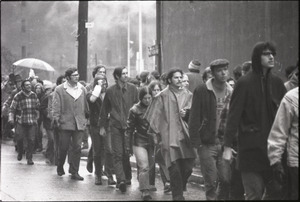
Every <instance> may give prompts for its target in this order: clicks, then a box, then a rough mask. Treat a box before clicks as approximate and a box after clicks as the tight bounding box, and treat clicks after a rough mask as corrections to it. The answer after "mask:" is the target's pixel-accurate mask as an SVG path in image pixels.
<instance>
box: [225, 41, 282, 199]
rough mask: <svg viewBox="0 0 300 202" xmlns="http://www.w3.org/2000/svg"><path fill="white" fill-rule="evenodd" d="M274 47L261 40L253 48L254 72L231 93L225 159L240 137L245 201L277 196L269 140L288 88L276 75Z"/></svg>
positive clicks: (243, 78) (239, 158)
mask: <svg viewBox="0 0 300 202" xmlns="http://www.w3.org/2000/svg"><path fill="white" fill-rule="evenodd" d="M275 55H276V49H275V46H274V45H273V44H272V43H270V42H258V43H257V44H256V45H255V46H254V48H253V51H252V59H251V62H252V71H251V72H249V73H248V74H247V75H245V76H243V77H241V78H240V79H239V80H238V81H237V83H236V85H235V89H234V91H233V93H232V96H231V101H230V106H229V112H228V118H227V124H226V130H225V135H224V152H223V158H224V159H225V160H227V161H230V160H231V158H232V141H233V140H234V136H235V134H236V133H238V134H237V137H238V157H237V158H238V159H237V162H238V167H239V170H240V171H241V175H242V181H243V185H244V189H245V199H246V200H261V199H278V197H279V196H278V194H279V193H278V192H277V193H276V190H274V186H272V185H273V183H272V180H273V176H272V172H271V166H270V162H269V159H268V154H267V140H268V136H269V133H270V130H271V127H272V124H273V121H274V118H275V115H276V111H277V106H278V105H279V104H280V101H281V99H282V98H283V96H284V94H285V92H286V89H285V87H284V85H283V82H282V80H281V79H280V78H279V77H277V76H275V75H273V73H272V72H271V69H272V68H274V64H275V63H274V62H275V61H274V57H275Z"/></svg>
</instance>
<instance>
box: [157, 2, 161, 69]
mask: <svg viewBox="0 0 300 202" xmlns="http://www.w3.org/2000/svg"><path fill="white" fill-rule="evenodd" d="M161 7H162V2H161V1H156V43H157V46H158V54H157V55H156V56H155V57H156V60H155V63H156V64H155V67H156V68H155V69H156V70H157V71H158V72H159V73H160V74H162V65H161V56H162V54H161V48H162V47H161V18H162V16H161Z"/></svg>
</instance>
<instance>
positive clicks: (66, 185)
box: [0, 140, 205, 201]
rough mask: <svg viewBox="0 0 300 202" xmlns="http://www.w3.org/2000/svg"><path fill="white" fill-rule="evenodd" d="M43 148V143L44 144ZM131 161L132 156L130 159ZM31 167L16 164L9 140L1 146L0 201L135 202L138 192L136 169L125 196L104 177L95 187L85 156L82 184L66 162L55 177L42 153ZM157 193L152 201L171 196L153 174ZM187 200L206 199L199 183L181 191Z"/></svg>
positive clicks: (80, 172)
mask: <svg viewBox="0 0 300 202" xmlns="http://www.w3.org/2000/svg"><path fill="white" fill-rule="evenodd" d="M44 145H46V144H44ZM132 158H133V157H132ZM33 161H34V165H32V166H29V165H27V161H26V159H25V156H24V155H23V159H22V160H21V161H17V153H16V152H15V147H14V143H13V141H12V140H8V141H2V144H1V198H0V199H1V200H2V201H138V200H141V193H140V191H139V189H138V187H139V185H138V182H137V179H136V169H135V168H133V171H132V175H133V177H132V185H131V186H128V187H127V192H126V193H123V194H122V193H121V192H120V191H119V190H117V189H116V188H115V186H107V178H106V177H103V178H102V179H103V180H102V182H103V185H98V186H97V185H94V174H92V173H89V172H88V171H87V170H86V157H82V159H81V162H80V169H79V174H80V175H81V176H82V177H84V181H75V180H72V179H71V175H70V174H68V168H69V165H68V163H65V166H64V169H65V172H66V174H65V175H63V176H62V177H60V176H58V175H57V174H56V166H50V165H48V164H47V163H46V162H45V158H44V156H43V154H42V153H36V154H33ZM156 188H157V191H155V192H151V196H152V200H153V201H155V200H157V201H170V200H172V196H171V194H165V193H163V184H162V181H161V178H160V176H159V175H156ZM184 197H185V199H186V200H205V195H204V191H203V188H201V187H200V185H198V184H191V183H189V184H188V185H187V191H186V192H184Z"/></svg>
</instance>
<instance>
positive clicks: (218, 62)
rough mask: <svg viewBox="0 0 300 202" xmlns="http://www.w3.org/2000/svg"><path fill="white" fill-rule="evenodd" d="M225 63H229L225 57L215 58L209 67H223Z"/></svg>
mask: <svg viewBox="0 0 300 202" xmlns="http://www.w3.org/2000/svg"><path fill="white" fill-rule="evenodd" d="M227 65H229V61H228V60H226V59H216V60H214V61H212V62H211V63H210V64H209V66H210V68H211V69H212V68H215V67H225V66H227Z"/></svg>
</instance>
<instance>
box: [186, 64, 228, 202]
mask: <svg viewBox="0 0 300 202" xmlns="http://www.w3.org/2000/svg"><path fill="white" fill-rule="evenodd" d="M228 65H229V61H228V60H226V59H217V60H214V61H212V62H211V63H210V69H211V73H212V76H213V78H211V79H209V80H208V81H207V82H206V83H205V84H202V85H199V86H198V87H197V88H196V89H195V91H194V94H193V101H192V107H191V111H190V119H189V132H190V138H191V143H192V145H193V147H195V148H196V149H197V151H198V155H199V158H200V166H201V172H202V174H203V177H204V185H205V194H206V199H207V200H228V197H229V196H228V194H229V181H230V179H229V178H230V164H229V163H228V162H226V161H224V160H223V159H222V139H220V138H219V137H218V135H217V132H218V127H219V123H220V114H221V111H222V109H223V108H224V102H225V98H226V96H228V95H229V94H230V93H231V92H232V87H231V86H230V85H229V84H228V83H227V82H226V80H227V78H228V74H229V72H228ZM217 188H218V189H219V193H217Z"/></svg>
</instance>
